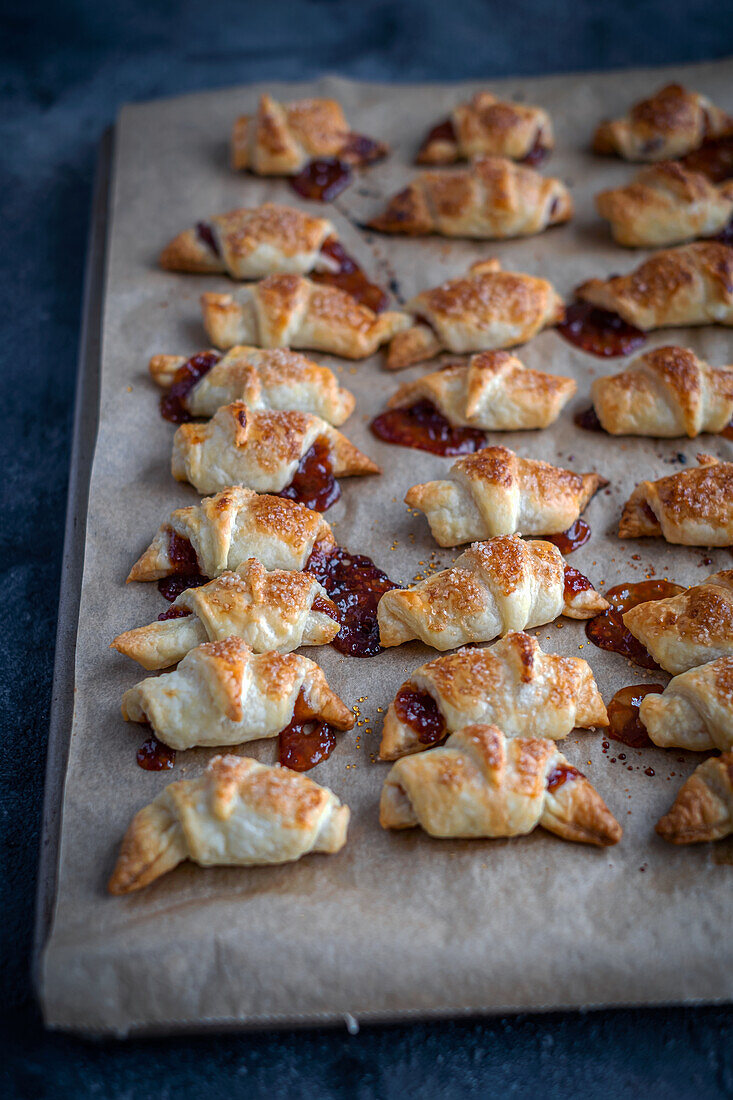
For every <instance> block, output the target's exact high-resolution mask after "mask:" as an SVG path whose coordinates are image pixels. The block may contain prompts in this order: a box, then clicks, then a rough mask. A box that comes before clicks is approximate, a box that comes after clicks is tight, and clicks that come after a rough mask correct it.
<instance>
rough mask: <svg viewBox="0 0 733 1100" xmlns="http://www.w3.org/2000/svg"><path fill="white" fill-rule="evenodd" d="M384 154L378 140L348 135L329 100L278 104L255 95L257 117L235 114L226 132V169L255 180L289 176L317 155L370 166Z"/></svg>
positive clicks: (337, 107) (342, 118)
mask: <svg viewBox="0 0 733 1100" xmlns="http://www.w3.org/2000/svg"><path fill="white" fill-rule="evenodd" d="M388 152H389V146H388V145H385V144H384V143H383V142H381V141H374V140H373V139H372V138H368V137H364V136H363V135H362V134H355V133H353V132H352V130H350V129H349V124H348V122H347V121H346V118H345V116H344V112H343V108H342V107H341V104H340V103H338V102H337V101H336V100H335V99H296V100H294V101H293V102H291V103H278V101H277V100H276V99H273V98H272V96H269V95H266V94H265V95H261V96H260V102H259V106H258V108H257V114H255V115H240V116H239V118H238V119H237V121H236V122H235V123H234V129H233V131H232V167H233V168H246V169H249V171H250V172H256V173H257V174H258V175H260V176H295V175H297V174H298V172H300V171H301V170H302V169H303V168H305V166H306V164H307V163H308V161H309V160H312V159H313V158H317V157H338V159H339V160H342V161H344V162H345V163H346V164H354V165H362V164H371V163H372V162H373V161H375V160H381V159H382V157H386V155H387V153H388Z"/></svg>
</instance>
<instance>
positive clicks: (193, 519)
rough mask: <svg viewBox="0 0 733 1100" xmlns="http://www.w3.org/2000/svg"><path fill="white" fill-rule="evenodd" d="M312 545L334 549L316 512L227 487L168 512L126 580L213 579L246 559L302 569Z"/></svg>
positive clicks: (238, 487) (274, 566)
mask: <svg viewBox="0 0 733 1100" xmlns="http://www.w3.org/2000/svg"><path fill="white" fill-rule="evenodd" d="M317 544H319V545H321V546H323V547H330V546H334V545H335V540H334V537H333V532H332V531H331V527H330V525H329V524H328V523H327V522H326V520H325V519H324V518H323V516H322V515H320V513H319V512H315V511H313V510H312V509H311V508H306V506H305V505H304V504H299V503H298V502H297V501H294V500H286V499H285V498H284V497H276V496H270V495H268V494H264V493H263V494H260V493H256V492H255V491H254V490H253V489H245V488H244V486H243V485H232V486H229V487H228V488H226V489H225V490H224V491H223V492H222V493H217V494H216V496H213V497H206V498H205V499H204V500H202V501H201V502H200V504H191V505H189V507H188V508H176V509H175V511H173V512H171V514H170V516H169V517H168V519H167V520H166V521H165V523H162V524H161V526H160V527H159V529H158V531H157V533H156V535H155V538H154V539H153V541H152V542H151V543H150V545H149V546H148V547H147V549H146V550H144V551H143V553H142V554H141V555H140V557H139V558H138V560H137V561H136V562H135V564H134V565H133V567H132V569H131V571H130V575H129V577H128V578H127V580H128V583H129V582H130V581H157V580H161V579H162V578H163V577H170V576H173V575H175V574H177V573H184V574H192V573H201V574H203V576H205V577H218V576H219V575H220V574H221V573H224V572H225V571H226V570H232V571H234V570H236V569H238V568H239V567H240V566H241V565H243V564H244V562H246V560H247V558H257V560H258V561H260V562H261V563H262V565H263V566H264V567H265V568H266V569H303V567H304V566H305V565H307V563H308V559H309V558H310V556H311V554H312V552H313V548H314V547H315V546H316V545H317Z"/></svg>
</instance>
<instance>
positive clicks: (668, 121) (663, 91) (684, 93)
mask: <svg viewBox="0 0 733 1100" xmlns="http://www.w3.org/2000/svg"><path fill="white" fill-rule="evenodd" d="M732 127H733V119H732V118H731V117H730V116H729V115H727V114H726V113H725V111H721V110H720V108H719V107H716V106H715V105H714V104H713V103H711V102H710V100H709V99H708V98H707V96H704V95H700V93H699V92H688V90H687V89H686V88H683V87H682V85H681V84H667V85H666V86H665V87H664V88H660V89H659V91H658V92H655V93H654V95H653V96H651V97H650V98H649V99H642V100H640V102H639V103H635V104H634V106H633V107H632V108H631V110H630V111H629V113H628V115H626V116H624V117H623V118H617V119H614V120H613V121H611V122H609V121H606V122H602V123H601V124H600V126H599V127H598V129H597V130H596V132H595V136H594V138H593V151H594V152H595V153H616V154H617V155H618V156H620V157H623V158H624V159H625V160H643V161H657V160H668V159H669V158H671V157H681V156H683V155H684V154H685V153H689V152H690V151H691V150H692V149H698V148H699V147H700V146H701V145H702V143H703V142H704V141H706V140H707V139H708V138H715V137H721V136H722V135H723V134H725V133H727V132H728V131H729V130H730V129H731V128H732Z"/></svg>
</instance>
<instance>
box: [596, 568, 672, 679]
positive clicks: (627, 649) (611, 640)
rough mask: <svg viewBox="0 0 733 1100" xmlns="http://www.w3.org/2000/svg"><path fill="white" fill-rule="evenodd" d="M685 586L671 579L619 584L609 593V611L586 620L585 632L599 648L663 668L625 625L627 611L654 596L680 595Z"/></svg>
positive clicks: (636, 661) (653, 667)
mask: <svg viewBox="0 0 733 1100" xmlns="http://www.w3.org/2000/svg"><path fill="white" fill-rule="evenodd" d="M684 591H685V589H684V588H683V586H682V585H680V584H673V583H672V581H667V580H663V579H660V580H646V581H637V582H636V583H631V584H617V585H615V586H614V587H613V588H609V590H608V592H606V593H605V597H606V599H607V600H608V601H609V603H610V604H611V606H610V607H609V608H608V610H607V611H602V612H601V614H600V615H596V616H595V618H593V619H590V620H589V621H588V622H587V623H586V624H585V633H586V637H587V638H588V640H589V641H591V642H593V645H596V646H598V648H599V649H607V650H610V651H611V652H613V653H620V654H621V655H622V656H623V657H628V658H629V660H631V661H633V662H634V664H637V665H640V666H641V667H642V668H651V669H656V670H658V669H659V665H658V664H657V662H656V661H655V660H654V659H653V658H652V657H651V655H650V654H649V653H648V651H647V650H646V648H645V647H644V646H643V645H642V644H641V642H639V641H637V639H636V638H635V637H634V635H633V634H632V633H631V631H630V630H628V629H627V628H626V627H625V626H624V621H623V617H622V616H623V614H624V612H625V611H629V610H631V608H632V607H636V605H637V604H640V603H647V602H648V601H650V600H665V599H667V598H668V597H670V596H677V595H679V593H680V592H684Z"/></svg>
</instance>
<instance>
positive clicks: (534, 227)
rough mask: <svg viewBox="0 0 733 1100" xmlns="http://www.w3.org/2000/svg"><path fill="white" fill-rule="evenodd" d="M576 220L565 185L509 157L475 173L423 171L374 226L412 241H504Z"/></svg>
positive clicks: (481, 164) (474, 168) (477, 166)
mask: <svg viewBox="0 0 733 1100" xmlns="http://www.w3.org/2000/svg"><path fill="white" fill-rule="evenodd" d="M572 216H573V201H572V199H571V198H570V193H569V191H568V189H567V187H566V186H565V184H564V183H563V182H562V180H558V179H549V178H546V177H544V176H541V175H540V174H539V172H535V171H534V170H533V169H532V168H525V167H523V166H522V165H518V164H515V163H514V162H513V161H511V160H507V159H506V157H479V158H477V159H476V160H475V161H474V162H473V164H472V165H471V167H470V168H461V169H457V170H456V171H454V172H421V173H420V175H419V176H416V177H415V179H414V180H412V182H411V183H409V184H408V186H407V187H406V188H405V189H404V190H403V191H400V192H399V193H398V194H396V195H394V196H393V198H391V199H390V200H389V202H388V204H387V207H386V209H385V210H384V212H383V213H382V214H379V215H378V216H377V217H376V218H372V220H371V221H370V222H369V225H370V227H371V228H372V229H377V230H379V231H380V232H381V233H406V234H409V235H410V236H413V237H424V236H426V235H427V234H429V233H439V234H442V236H444V237H471V238H474V239H476V240H501V239H503V238H506V237H529V236H531V235H532V234H533V233H541V232H542V231H543V229H547V227H548V226H550V225H559V224H561V223H562V222H567V221H569V220H570V218H571V217H572Z"/></svg>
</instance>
